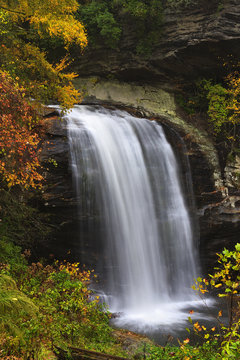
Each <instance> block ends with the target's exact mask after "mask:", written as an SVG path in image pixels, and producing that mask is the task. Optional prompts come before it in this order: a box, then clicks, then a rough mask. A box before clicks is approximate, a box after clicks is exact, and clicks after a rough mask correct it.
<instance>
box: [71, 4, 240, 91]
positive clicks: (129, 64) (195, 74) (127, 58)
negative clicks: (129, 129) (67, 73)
mask: <svg viewBox="0 0 240 360" xmlns="http://www.w3.org/2000/svg"><path fill="white" fill-rule="evenodd" d="M197 3H198V4H197V5H196V6H193V7H191V8H187V9H183V10H181V11H176V10H175V9H172V10H169V9H168V10H165V13H164V16H163V28H162V32H161V36H160V39H159V42H158V44H157V45H156V46H155V48H154V49H153V52H152V54H151V55H150V56H149V57H147V58H144V56H138V55H137V54H136V51H134V49H135V48H136V38H135V34H134V33H133V31H132V30H131V24H126V27H125V29H123V35H122V39H121V42H120V46H119V49H117V50H112V49H108V48H106V46H104V45H103V46H99V47H98V48H96V49H90V48H88V49H87V50H86V52H85V53H84V55H83V56H81V57H79V56H78V55H77V54H74V57H75V59H76V61H75V63H74V69H75V70H76V71H77V72H78V73H79V74H80V76H84V77H85V76H92V75H94V76H101V77H106V78H109V77H115V78H116V79H120V80H124V81H135V82H140V83H143V82H145V83H151V84H152V83H156V82H158V83H159V82H161V83H165V84H166V86H170V87H171V88H174V84H173V81H174V82H175V83H176V82H186V81H187V80H189V79H190V80H192V79H197V78H199V77H202V76H206V75H210V76H211V75H212V74H214V76H215V75H216V72H218V71H220V69H221V67H222V62H223V61H224V59H226V57H227V56H228V55H232V56H233V57H235V58H237V59H238V58H239V55H240V3H239V1H238V0H225V1H222V3H220V2H219V1H215V0H211V1H198V2H197ZM218 64H219V67H218Z"/></svg>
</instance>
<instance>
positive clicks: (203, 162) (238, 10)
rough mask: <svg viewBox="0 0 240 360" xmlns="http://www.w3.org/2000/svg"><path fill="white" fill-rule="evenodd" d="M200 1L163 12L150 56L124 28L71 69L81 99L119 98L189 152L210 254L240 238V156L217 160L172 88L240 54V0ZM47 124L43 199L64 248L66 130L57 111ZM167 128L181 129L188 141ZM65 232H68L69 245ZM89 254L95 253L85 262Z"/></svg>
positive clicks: (73, 224) (114, 101) (74, 220)
mask: <svg viewBox="0 0 240 360" xmlns="http://www.w3.org/2000/svg"><path fill="white" fill-rule="evenodd" d="M201 4H202V5H204V6H202V7H200V6H198V7H194V6H193V7H192V8H187V9H184V10H182V11H174V10H168V11H166V12H165V14H164V24H163V29H162V35H161V38H160V41H159V44H158V45H157V46H156V47H155V48H154V50H153V52H152V54H151V56H149V57H148V58H143V57H140V56H138V55H137V54H136V53H135V52H134V50H133V49H134V48H135V46H134V42H135V38H134V34H132V33H131V31H129V29H128V28H126V29H124V33H123V38H122V42H121V46H120V48H119V49H117V50H111V49H107V48H104V47H99V48H97V49H94V50H91V49H88V50H87V51H86V52H85V53H84V55H83V56H82V57H81V58H77V61H75V63H74V70H76V71H77V72H78V73H79V75H80V77H79V78H78V79H77V80H76V86H77V87H78V88H79V89H81V90H82V91H83V92H84V93H85V100H84V101H85V103H89V104H99V103H100V104H103V105H107V106H109V105H110V106H117V107H119V106H120V107H121V108H125V109H127V110H129V111H131V112H135V113H136V112H137V113H138V115H140V116H144V117H148V118H150V119H155V120H157V121H160V122H161V123H162V124H163V125H164V126H165V128H166V132H167V134H168V137H169V140H170V141H171V142H172V144H173V145H174V147H175V151H176V153H178V152H179V148H181V151H183V152H185V153H187V155H188V157H189V161H190V166H191V170H192V179H193V187H194V193H195V198H196V205H197V214H198V218H199V223H200V244H201V247H202V249H204V251H203V252H204V254H206V253H208V261H210V262H211V259H212V258H214V253H215V252H216V251H219V250H221V248H222V247H223V246H229V247H231V245H233V244H234V242H236V241H238V240H239V239H238V234H239V230H240V191H239V173H240V165H239V159H238V158H236V159H235V161H234V162H231V161H230V160H229V161H228V163H227V164H226V166H225V165H224V166H220V163H221V161H219V160H221V159H219V155H218V152H217V150H216V148H215V146H214V143H213V140H212V139H211V137H210V136H209V134H208V133H207V132H206V131H205V129H204V127H202V126H201V122H193V121H189V118H188V117H187V116H185V115H184V114H183V113H181V112H180V111H179V109H178V106H177V104H176V101H175V92H176V89H177V87H178V86H181V85H182V84H184V83H186V82H188V81H192V80H194V79H197V78H199V77H202V76H209V75H210V76H213V77H214V76H217V74H218V72H221V69H222V62H223V61H224V59H225V58H226V57H227V56H228V55H233V56H234V57H237V58H238V57H239V55H240V2H239V1H238V0H226V1H222V3H221V6H220V5H219V1H211V2H209V4H208V3H207V2H206V1H202V2H201ZM130 30H131V26H130ZM45 126H46V132H47V140H48V141H49V142H50V143H49V144H48V145H46V144H47V143H45V145H44V151H43V158H42V160H43V161H44V162H45V164H47V166H48V167H49V166H50V165H49V164H48V159H49V158H53V159H54V160H56V161H57V162H58V167H57V168H56V169H54V167H53V166H52V165H51V167H50V171H48V172H46V178H47V182H48V186H47V187H46V189H45V192H44V194H43V200H44V204H45V207H47V208H48V209H49V210H48V211H49V212H50V213H51V214H52V216H53V217H54V218H55V220H54V221H55V225H56V228H57V229H58V231H57V232H56V238H55V240H54V239H53V240H54V241H58V242H59V243H61V240H59V239H62V248H63V251H65V250H66V248H67V247H69V248H73V247H74V244H75V242H76V237H77V235H76V231H79V228H78V222H79V219H78V215H77V207H76V205H77V204H76V198H75V197H74V193H73V191H72V186H71V174H70V171H69V168H68V147H67V140H66V131H65V128H64V124H63V123H62V125H61V126H60V127H59V120H57V119H48V120H46V123H45ZM167 129H170V131H168V130H167ZM171 132H172V133H174V132H176V133H178V134H179V135H180V136H181V138H182V139H183V140H184V142H185V145H186V147H184V146H183V144H182V142H181V140H176V139H177V137H176V136H175V135H173V134H172V133H171ZM81 222H82V225H83V226H82V227H81V228H82V229H86V228H87V227H89V226H91V224H90V223H91V219H83V218H82V219H81ZM89 224H90V225H89ZM83 231H84V230H83ZM99 231H100V229H99ZM82 237H83V238H84V235H83V236H82ZM66 238H68V239H69V240H67V241H69V242H68V244H67V245H66ZM85 243H86V247H85V248H87V247H88V249H89V252H91V251H92V253H94V249H93V248H92V249H91V247H92V245H93V244H92V243H91V241H90V240H89V239H87V238H86V237H85ZM59 246H60V245H59ZM60 247H61V246H60ZM203 257H204V258H205V255H204V256H203ZM93 259H94V254H93V257H92V259H90V260H89V261H90V264H91V262H94V260H93ZM209 259H210V260H209Z"/></svg>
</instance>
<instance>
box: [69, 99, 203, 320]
mask: <svg viewBox="0 0 240 360" xmlns="http://www.w3.org/2000/svg"><path fill="white" fill-rule="evenodd" d="M67 118H68V138H69V144H70V154H71V166H72V172H73V178H74V183H75V187H76V190H77V193H78V196H79V197H80V201H81V203H82V206H84V207H85V211H86V212H88V211H90V208H91V206H93V203H94V206H95V205H96V204H97V207H98V210H99V212H100V214H101V218H102V219H103V221H104V224H105V227H106V239H105V257H106V269H107V270H106V272H107V273H106V274H105V276H106V277H107V286H106V287H105V289H104V291H105V292H106V293H107V294H108V295H109V296H108V302H109V306H110V310H111V311H116V312H122V313H124V314H135V315H133V318H134V316H135V318H136V317H137V314H145V313H146V312H147V309H148V311H149V309H151V310H152V311H153V310H154V309H155V310H156V311H155V310H154V311H155V315H153V317H154V318H155V317H156V312H157V311H158V309H161V308H162V309H164V306H165V305H166V304H173V303H177V302H178V303H179V302H184V301H191V300H192V299H193V294H192V290H191V285H192V283H193V278H194V277H195V276H196V264H197V260H196V256H195V244H194V239H193V232H192V228H191V221H190V217H189V214H188V210H187V207H186V204H185V201H184V197H183V194H182V189H181V184H180V180H179V176H178V165H177V162H176V159H175V156H174V153H173V150H172V148H171V146H170V144H169V143H168V141H167V139H166V137H165V134H164V131H163V129H162V127H161V126H160V125H159V124H158V123H156V122H154V121H149V120H147V119H139V118H136V117H133V116H131V115H130V114H128V113H127V112H123V111H119V110H106V109H104V108H101V107H90V106H76V107H75V108H74V109H73V110H72V112H71V113H70V114H69V115H68V116H67ZM95 203H96V204H95ZM144 316H145V315H144ZM160 317H161V316H160ZM148 321H149V318H148ZM158 321H159V322H161V321H160V320H158Z"/></svg>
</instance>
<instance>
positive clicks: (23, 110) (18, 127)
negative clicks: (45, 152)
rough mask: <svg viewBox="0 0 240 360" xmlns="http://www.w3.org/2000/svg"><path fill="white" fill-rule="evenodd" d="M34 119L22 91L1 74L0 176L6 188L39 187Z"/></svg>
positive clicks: (40, 176)
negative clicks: (17, 186) (18, 186)
mask: <svg viewBox="0 0 240 360" xmlns="http://www.w3.org/2000/svg"><path fill="white" fill-rule="evenodd" d="M36 123H37V116H36V112H35V111H34V109H33V107H32V106H31V105H30V104H29V103H28V101H27V100H26V99H25V94H24V89H22V88H20V87H19V86H18V84H17V83H16V82H15V83H14V82H13V81H12V80H11V78H10V77H9V76H8V75H7V74H6V73H4V72H0V128H1V132H0V174H1V177H2V179H3V180H4V181H5V182H6V183H7V185H8V187H11V186H13V185H20V186H21V187H23V188H26V189H27V188H29V187H32V188H37V187H39V186H41V181H42V179H43V178H42V175H40V173H39V169H40V163H39V160H38V149H37V147H38V144H39V137H38V134H37V132H36Z"/></svg>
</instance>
